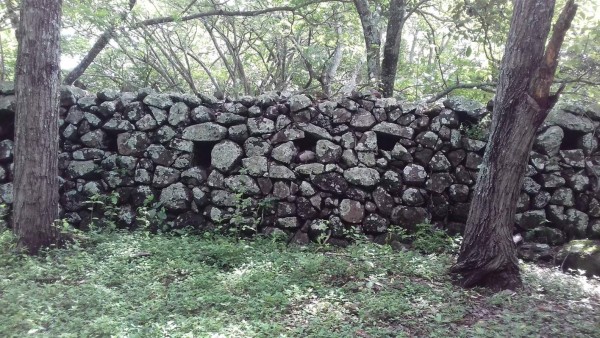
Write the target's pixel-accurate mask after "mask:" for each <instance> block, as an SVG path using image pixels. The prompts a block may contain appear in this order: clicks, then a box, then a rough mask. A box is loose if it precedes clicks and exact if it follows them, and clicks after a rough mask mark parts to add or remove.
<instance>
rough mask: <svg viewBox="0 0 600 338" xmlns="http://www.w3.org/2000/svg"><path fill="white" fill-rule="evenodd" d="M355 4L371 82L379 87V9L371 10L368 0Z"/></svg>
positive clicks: (359, 0) (357, 0)
mask: <svg viewBox="0 0 600 338" xmlns="http://www.w3.org/2000/svg"><path fill="white" fill-rule="evenodd" d="M354 6H355V7H356V11H357V12H358V16H359V18H360V22H361V24H362V27H363V36H364V39H365V48H366V51H367V73H368V75H369V82H370V83H371V85H374V86H375V87H377V88H379V85H380V82H381V60H380V54H381V51H380V50H381V33H380V31H379V27H378V20H377V14H378V13H377V11H375V13H373V12H371V10H370V9H369V2H368V0H354Z"/></svg>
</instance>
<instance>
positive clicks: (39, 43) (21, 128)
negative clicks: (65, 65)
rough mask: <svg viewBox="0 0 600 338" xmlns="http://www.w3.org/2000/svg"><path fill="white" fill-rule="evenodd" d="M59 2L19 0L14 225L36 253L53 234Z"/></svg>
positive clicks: (22, 241)
mask: <svg viewBox="0 0 600 338" xmlns="http://www.w3.org/2000/svg"><path fill="white" fill-rule="evenodd" d="M61 8H62V0H23V1H22V2H21V19H20V21H19V48H18V54H17V68H16V81H15V90H16V99H17V109H16V110H17V112H16V122H15V127H16V131H15V159H14V164H15V177H14V180H13V184H14V204H13V213H14V214H13V221H14V230H15V233H16V235H17V237H18V238H19V244H20V246H22V247H24V248H27V249H28V251H29V253H31V254H36V253H37V252H38V251H39V250H40V248H42V247H46V246H49V245H51V244H54V243H56V242H57V240H58V233H57V231H56V230H55V228H54V226H53V223H54V221H55V220H56V219H57V218H58V151H59V149H58V104H59V100H58V95H59V74H60V66H59V65H60V27H61Z"/></svg>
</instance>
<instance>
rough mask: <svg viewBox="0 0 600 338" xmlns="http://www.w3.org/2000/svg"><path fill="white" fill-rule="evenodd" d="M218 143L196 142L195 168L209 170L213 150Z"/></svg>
mask: <svg viewBox="0 0 600 338" xmlns="http://www.w3.org/2000/svg"><path fill="white" fill-rule="evenodd" d="M216 144H217V142H194V166H197V167H201V168H204V169H208V168H209V167H210V164H211V162H212V157H211V156H212V155H211V153H212V150H213V148H214V147H215V145H216Z"/></svg>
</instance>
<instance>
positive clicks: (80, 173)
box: [65, 160, 100, 179]
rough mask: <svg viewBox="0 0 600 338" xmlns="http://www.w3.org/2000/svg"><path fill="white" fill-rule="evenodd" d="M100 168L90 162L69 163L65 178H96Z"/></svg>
mask: <svg viewBox="0 0 600 338" xmlns="http://www.w3.org/2000/svg"><path fill="white" fill-rule="evenodd" d="M99 171H100V168H99V167H98V166H97V165H96V163H95V162H94V161H93V160H91V161H71V162H70V163H69V165H68V166H67V169H66V170H65V176H66V177H67V178H71V179H73V178H83V179H87V178H92V177H95V176H97V174H98V173H99Z"/></svg>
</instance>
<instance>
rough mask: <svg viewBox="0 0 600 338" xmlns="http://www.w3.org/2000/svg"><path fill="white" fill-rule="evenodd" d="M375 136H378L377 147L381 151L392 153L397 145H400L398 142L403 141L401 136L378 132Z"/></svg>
mask: <svg viewBox="0 0 600 338" xmlns="http://www.w3.org/2000/svg"><path fill="white" fill-rule="evenodd" d="M375 134H376V135H377V147H378V148H379V149H380V150H385V151H392V150H393V149H394V146H396V143H398V141H400V139H401V137H400V136H394V135H389V134H383V133H377V132H375Z"/></svg>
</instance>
